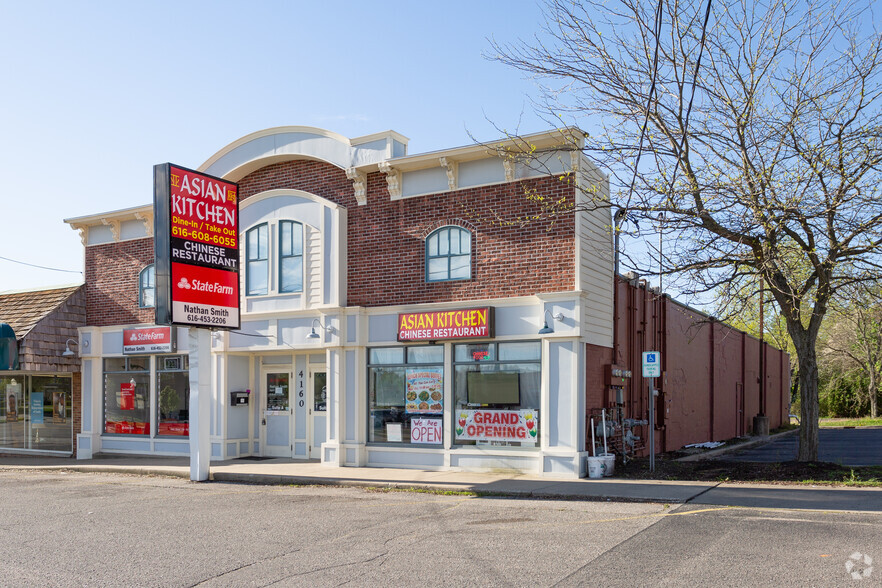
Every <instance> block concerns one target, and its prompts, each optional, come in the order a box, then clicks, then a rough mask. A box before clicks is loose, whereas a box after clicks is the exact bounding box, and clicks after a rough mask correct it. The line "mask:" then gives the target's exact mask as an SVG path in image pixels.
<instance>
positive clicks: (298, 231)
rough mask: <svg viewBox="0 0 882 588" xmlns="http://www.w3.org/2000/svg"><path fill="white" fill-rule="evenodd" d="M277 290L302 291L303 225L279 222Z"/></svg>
mask: <svg viewBox="0 0 882 588" xmlns="http://www.w3.org/2000/svg"><path fill="white" fill-rule="evenodd" d="M279 292H284V293H288V292H303V225H302V224H300V223H298V222H295V221H289V220H283V221H280V222H279Z"/></svg>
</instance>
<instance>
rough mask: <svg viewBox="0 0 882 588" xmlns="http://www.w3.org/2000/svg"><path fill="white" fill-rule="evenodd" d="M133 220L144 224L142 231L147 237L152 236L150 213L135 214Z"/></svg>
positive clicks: (151, 215)
mask: <svg viewBox="0 0 882 588" xmlns="http://www.w3.org/2000/svg"><path fill="white" fill-rule="evenodd" d="M135 218H136V219H138V220H139V221H141V222H143V223H144V231H145V232H146V233H147V236H148V237H152V236H153V213H152V212H136V213H135Z"/></svg>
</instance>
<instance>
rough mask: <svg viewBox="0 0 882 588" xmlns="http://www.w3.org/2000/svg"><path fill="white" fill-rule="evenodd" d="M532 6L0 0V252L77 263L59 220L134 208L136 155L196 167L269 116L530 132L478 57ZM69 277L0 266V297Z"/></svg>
mask: <svg viewBox="0 0 882 588" xmlns="http://www.w3.org/2000/svg"><path fill="white" fill-rule="evenodd" d="M540 17H541V10H540V7H539V6H538V4H537V3H536V2H533V1H532V0H508V1H505V2H502V1H478V2H474V1H472V2H465V1H459V0H453V1H449V2H446V3H443V4H437V3H428V2H413V1H402V2H391V1H389V2H386V1H381V2H342V1H340V2H330V1H326V2H299V1H298V2H295V1H290V2H280V1H277V2H266V1H262V2H257V1H254V2H153V1H151V2H142V3H133V2H41V1H30V2H18V1H12V0H0V77H2V80H3V82H4V83H3V91H2V92H0V171H2V176H3V178H4V185H3V188H4V189H3V196H2V203H3V213H2V214H0V257H4V258H9V259H14V260H17V261H22V262H26V263H30V264H35V265H42V266H48V267H52V268H59V269H65V270H72V271H74V272H78V271H80V270H82V255H83V252H82V245H81V244H80V241H79V237H78V235H77V233H75V232H74V231H73V230H71V229H70V228H69V227H68V225H66V224H64V222H63V219H65V218H70V217H76V216H83V215H88V214H93V213H98V212H102V211H108V210H117V209H121V208H128V207H131V206H139V205H143V204H148V203H150V202H151V201H152V190H153V185H152V166H153V165H154V164H156V163H162V162H166V161H171V162H174V163H177V164H180V165H184V166H188V167H197V166H199V165H200V164H202V163H203V162H204V161H205V160H206V159H208V158H209V157H210V156H211V155H212V154H214V153H215V152H216V151H218V150H219V149H220V148H222V147H223V146H224V145H226V144H228V143H229V142H231V141H234V140H235V139H238V138H239V137H242V136H243V135H246V134H248V133H251V132H254V131H257V130H260V129H264V128H268V127H274V126H281V125H308V126H316V127H321V128H325V129H328V130H331V131H334V132H337V133H340V134H342V135H345V136H348V137H357V136H360V135H366V134H369V133H374V132H378V131H383V130H387V129H394V130H396V131H398V132H400V133H402V134H403V135H405V136H407V137H409V138H410V146H409V152H410V153H421V152H425V151H432V150H436V149H443V148H446V147H455V146H460V145H466V144H469V143H470V142H471V139H470V137H469V133H472V134H473V135H474V136H476V137H477V138H478V139H481V140H485V139H493V138H496V137H498V136H499V134H500V133H499V131H497V130H496V129H494V126H493V124H491V121H492V123H494V124H496V125H498V126H499V127H500V128H504V129H506V130H514V129H515V128H519V129H520V131H522V132H535V131H540V130H544V129H546V128H547V125H546V124H545V123H544V122H543V121H541V120H540V119H538V118H537V117H536V116H535V115H534V114H533V113H532V111H531V109H530V105H529V98H528V97H529V96H531V95H534V94H535V86H534V84H533V82H532V81H530V80H527V79H524V77H523V74H521V73H520V72H518V71H515V70H512V69H510V68H507V67H505V66H503V65H501V64H498V63H495V62H492V61H488V60H486V59H484V58H483V57H482V54H483V53H487V52H489V51H490V47H489V42H488V41H487V38H488V37H494V38H496V39H497V40H499V41H514V40H516V39H518V38H525V37H529V36H531V35H532V34H533V33H534V32H536V31H537V30H538V27H539V20H540ZM80 281H82V276H81V275H80V274H79V273H64V272H56V271H48V270H42V269H37V268H31V267H28V266H25V265H21V264H17V263H12V262H10V261H6V260H4V259H0V291H8V290H19V289H29V288H37V287H44V286H50V285H55V284H69V283H77V282H80Z"/></svg>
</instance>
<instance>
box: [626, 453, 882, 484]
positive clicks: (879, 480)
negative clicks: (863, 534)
mask: <svg viewBox="0 0 882 588" xmlns="http://www.w3.org/2000/svg"><path fill="white" fill-rule="evenodd" d="M674 457H676V456H670V457H668V456H661V455H659V456H656V458H655V472H650V471H649V460H648V459H646V458H641V459H636V460H632V461H630V462H628V464H627V465H625V466H624V467H621V468H620V467H618V466H617V467H616V476H617V477H619V476H621V477H624V478H631V479H638V480H641V479H642V480H679V481H695V482H752V483H757V484H807V485H814V486H858V487H882V466H866V467H850V466H843V465H839V464H835V463H826V462H800V461H786V462H781V463H750V462H738V461H724V460H721V459H720V460H716V459H714V460H711V459H708V460H703V461H685V462H684V461H676V460H675V459H674Z"/></svg>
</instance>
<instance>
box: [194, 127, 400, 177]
mask: <svg viewBox="0 0 882 588" xmlns="http://www.w3.org/2000/svg"><path fill="white" fill-rule="evenodd" d="M407 142H408V139H407V137H405V136H403V135H401V134H399V133H396V132H395V131H385V132H382V133H376V134H373V135H367V136H364V137H358V138H355V139H349V138H347V137H344V136H343V135H340V134H338V133H333V132H331V131H327V130H325V129H319V128H315V127H304V126H286V127H274V128H271V129H265V130H262V131H257V132H256V133H251V134H250V135H246V136H244V137H242V138H241V139H238V140H236V141H233V142H232V143H230V144H229V145H227V146H226V147H224V148H223V149H221V150H220V151H218V152H217V153H215V154H214V155H212V156H211V157H210V158H209V159H208V161H206V162H205V163H204V164H202V165H201V166H200V167H199V170H198V171H200V172H204V173H207V174H211V175H213V176H217V177H221V178H224V179H226V180H229V181H233V182H237V181H239V180H240V179H242V178H243V177H245V176H246V175H248V174H249V173H251V172H253V171H255V170H257V169H260V168H262V167H265V166H267V165H272V164H274V163H280V162H283V161H289V160H292V159H313V160H318V161H325V162H328V163H330V164H332V165H335V166H337V167H339V168H340V169H344V170H345V169H350V168H354V167H357V166H362V165H368V164H375V163H379V162H381V161H385V160H387V159H390V158H393V157H401V156H404V155H406V154H407Z"/></svg>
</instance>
